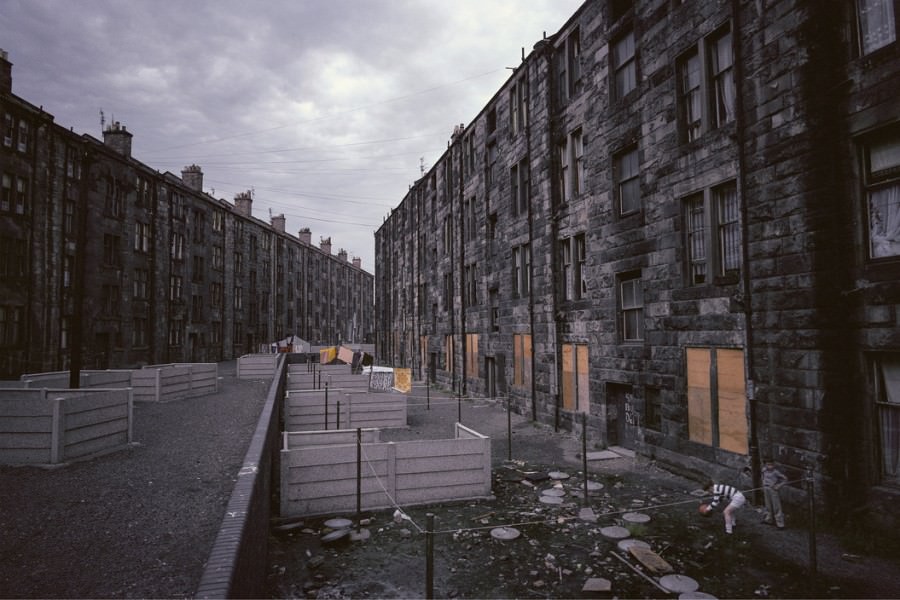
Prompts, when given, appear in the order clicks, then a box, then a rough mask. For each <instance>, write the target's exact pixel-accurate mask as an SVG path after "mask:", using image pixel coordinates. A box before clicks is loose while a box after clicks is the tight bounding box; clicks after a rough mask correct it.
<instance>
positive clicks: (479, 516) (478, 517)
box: [472, 511, 494, 521]
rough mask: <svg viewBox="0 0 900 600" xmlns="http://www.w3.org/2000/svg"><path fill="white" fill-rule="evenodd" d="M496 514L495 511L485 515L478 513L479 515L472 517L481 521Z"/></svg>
mask: <svg viewBox="0 0 900 600" xmlns="http://www.w3.org/2000/svg"><path fill="white" fill-rule="evenodd" d="M492 516H494V511H491V512H488V513H484V514H483V515H478V516H477V517H472V520H473V521H481V520H482V519H487V518H488V517H492Z"/></svg>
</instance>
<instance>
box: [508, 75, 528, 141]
mask: <svg viewBox="0 0 900 600" xmlns="http://www.w3.org/2000/svg"><path fill="white" fill-rule="evenodd" d="M526 127H528V77H527V76H524V77H522V78H521V79H519V80H518V81H517V82H516V83H515V84H513V87H512V88H510V90H509V129H510V131H512V133H513V134H517V133H519V132H521V131H524V130H525V128H526Z"/></svg>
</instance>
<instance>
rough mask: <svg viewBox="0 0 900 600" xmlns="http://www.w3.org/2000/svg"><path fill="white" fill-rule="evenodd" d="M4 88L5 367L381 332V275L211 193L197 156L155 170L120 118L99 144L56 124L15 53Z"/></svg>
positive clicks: (224, 356) (195, 356)
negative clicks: (377, 322)
mask: <svg viewBox="0 0 900 600" xmlns="http://www.w3.org/2000/svg"><path fill="white" fill-rule="evenodd" d="M0 86H2V87H0V117H2V118H3V131H2V138H0V174H2V177H3V196H2V199H0V377H3V378H13V377H17V376H19V375H21V374H23V373H29V372H41V371H56V370H67V369H69V368H70V367H72V368H73V370H75V369H76V368H81V367H84V368H119V367H133V366H136V365H141V364H155V363H167V362H182V361H201V362H207V361H221V360H228V359H233V358H235V357H237V356H240V355H242V354H246V353H251V352H258V351H259V350H260V348H261V347H262V346H265V345H267V344H269V343H271V342H274V341H277V340H281V339H283V338H285V337H287V336H288V335H290V334H293V335H296V336H298V337H300V338H302V339H304V340H307V341H309V342H310V343H312V344H315V345H319V344H323V345H324V344H338V343H342V342H344V343H367V342H368V341H369V340H370V339H371V338H372V337H373V334H374V325H373V318H374V308H373V305H372V300H371V299H372V297H373V294H374V291H373V285H374V277H373V275H371V274H370V273H367V272H366V271H364V270H363V269H362V268H361V264H360V261H359V260H358V259H355V258H354V259H352V260H348V256H347V253H346V252H345V251H343V250H341V251H339V252H337V253H336V254H332V252H331V240H330V238H329V239H328V240H327V243H326V241H323V242H322V244H320V245H319V246H318V247H317V246H314V245H312V244H311V234H310V232H309V230H308V229H302V230H301V231H300V232H299V234H298V235H297V236H295V235H291V234H289V233H287V232H285V227H284V217H283V216H281V215H277V216H274V217H273V218H272V222H271V223H266V222H264V221H261V220H259V219H256V218H254V217H253V216H252V203H253V197H252V195H251V194H250V193H249V192H246V193H243V194H238V196H237V197H236V198H235V199H234V203H233V204H232V203H230V202H228V201H226V200H224V199H219V198H215V197H213V196H211V195H210V194H207V193H205V192H204V191H203V172H202V169H201V168H200V167H198V166H196V165H190V166H187V167H185V169H184V171H183V172H182V174H181V176H178V175H174V174H172V173H159V172H158V171H156V170H155V169H153V168H152V167H150V166H148V165H145V164H143V163H141V162H139V161H138V160H137V159H136V158H135V157H133V156H131V140H132V133H131V132H129V131H128V130H127V129H126V127H125V126H123V125H121V124H120V123H118V122H116V123H112V124H111V125H110V126H109V127H107V128H106V130H105V131H104V135H103V137H104V140H103V141H102V142H101V141H100V140H97V139H95V138H93V137H91V136H89V135H86V134H85V135H78V134H76V133H74V132H72V131H70V130H69V129H67V128H64V127H61V126H59V125H57V124H56V123H55V122H54V118H53V116H52V115H49V114H47V113H46V112H44V111H43V110H42V109H40V108H38V107H36V106H34V105H32V104H30V103H29V102H27V101H26V100H24V99H22V98H19V97H18V96H16V95H15V94H13V92H12V64H11V63H10V61H9V59H8V55H7V54H6V53H5V52H4V53H3V54H2V56H0ZM20 186H21V187H20ZM79 342H80V343H79Z"/></svg>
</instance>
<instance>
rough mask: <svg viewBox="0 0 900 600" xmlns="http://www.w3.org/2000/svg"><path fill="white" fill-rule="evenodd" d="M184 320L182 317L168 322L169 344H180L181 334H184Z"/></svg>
mask: <svg viewBox="0 0 900 600" xmlns="http://www.w3.org/2000/svg"><path fill="white" fill-rule="evenodd" d="M183 332H184V321H183V320H182V319H173V320H172V321H170V322H169V345H170V346H180V345H181V343H182V336H183V335H184V333H183Z"/></svg>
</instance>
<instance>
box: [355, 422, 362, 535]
mask: <svg viewBox="0 0 900 600" xmlns="http://www.w3.org/2000/svg"><path fill="white" fill-rule="evenodd" d="M360 515H362V428H360V427H357V428H356V522H357V523H359V519H360Z"/></svg>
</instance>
